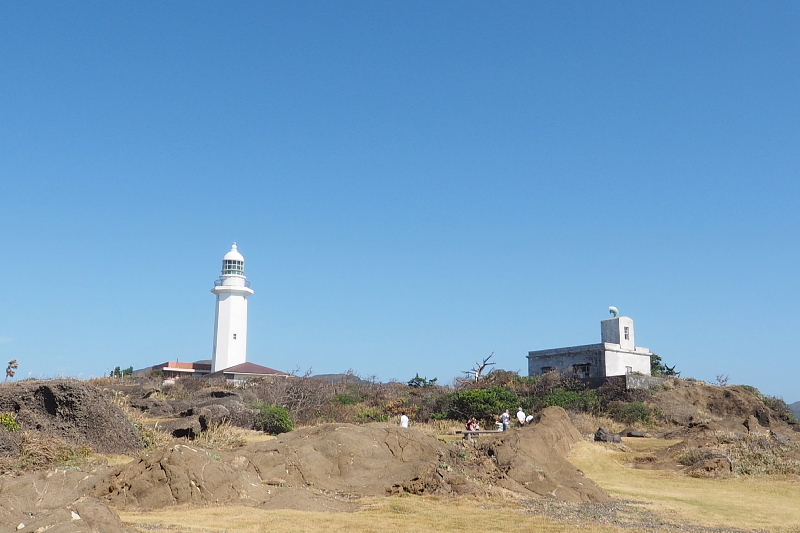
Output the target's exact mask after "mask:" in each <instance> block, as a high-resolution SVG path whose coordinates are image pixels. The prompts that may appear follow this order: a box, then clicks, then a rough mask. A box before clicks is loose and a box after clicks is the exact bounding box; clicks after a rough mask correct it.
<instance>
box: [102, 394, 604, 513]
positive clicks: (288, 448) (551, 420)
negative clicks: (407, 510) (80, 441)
mask: <svg viewBox="0 0 800 533" xmlns="http://www.w3.org/2000/svg"><path fill="white" fill-rule="evenodd" d="M578 440H580V435H579V434H578V433H577V431H576V430H575V429H574V428H573V427H572V426H571V424H570V422H569V418H568V416H567V414H566V412H565V411H564V410H563V409H561V408H560V407H552V408H549V409H547V410H546V411H545V412H544V413H543V415H542V419H541V422H540V424H538V425H536V426H531V427H529V428H525V429H519V430H513V431H510V432H508V433H507V434H504V435H503V436H502V437H498V438H485V439H483V441H482V442H481V443H480V444H479V445H478V446H476V447H473V446H471V443H466V444H463V443H459V446H453V445H447V444H444V443H442V442H440V441H438V440H437V439H435V438H433V437H430V436H428V435H425V434H423V433H420V432H418V431H415V430H413V429H407V428H400V427H396V426H389V425H386V424H368V425H365V426H354V425H350V424H325V425H321V426H316V427H311V428H306V429H302V430H299V431H294V432H291V433H286V434H283V435H281V436H280V437H279V438H277V439H275V440H271V441H267V442H263V443H258V444H254V445H250V446H248V447H245V448H242V449H240V450H237V451H236V452H232V453H222V452H213V453H212V452H208V451H205V450H202V449H200V448H196V447H192V446H188V445H175V446H173V447H172V448H169V449H167V450H164V451H161V452H158V453H152V454H147V455H145V456H142V457H140V458H139V460H138V461H136V462H134V463H131V464H128V465H125V466H123V467H119V468H117V469H116V470H115V471H113V472H112V473H110V474H109V475H108V476H106V477H105V478H104V479H103V480H102V481H100V482H99V483H98V484H97V485H96V486H95V488H94V490H93V491H92V495H93V496H96V497H100V498H104V499H105V500H107V501H109V502H110V503H111V504H112V505H114V506H115V507H118V508H159V507H164V506H168V505H175V504H182V503H196V504H208V503H233V502H236V503H237V504H239V505H253V506H258V507H263V506H273V505H274V502H273V501H272V500H274V498H275V497H276V495H281V493H283V492H286V489H303V490H304V491H306V495H305V496H304V497H303V499H302V500H297V501H298V502H301V501H302V502H303V505H309V506H312V507H313V506H320V507H322V508H326V509H327V508H331V507H334V508H335V507H337V506H338V507H342V505H341V504H340V503H335V502H341V501H342V500H343V499H344V500H350V499H353V498H359V497H363V496H382V495H386V494H392V493H397V492H410V493H414V494H463V493H470V494H482V493H485V492H486V491H488V490H491V489H492V487H493V486H494V485H495V484H496V485H497V486H501V487H503V488H506V489H510V490H513V491H515V492H519V493H524V494H528V495H536V496H544V497H552V498H558V499H566V500H569V501H606V500H607V499H608V497H607V496H606V495H605V493H603V491H602V490H601V489H600V488H599V487H597V486H596V485H595V484H594V483H593V482H592V481H591V480H589V479H587V478H585V477H584V476H583V475H582V474H581V473H580V471H578V470H577V469H576V468H575V467H574V466H572V465H571V464H570V463H569V462H568V461H566V460H565V459H564V456H563V454H565V453H566V452H567V451H569V449H570V447H571V446H572V445H573V444H574V443H576V442H577V441H578ZM467 446H470V447H471V449H470V451H469V453H467V450H465V449H463V448H461V447H467ZM487 480H490V481H491V482H489V483H487ZM296 498H299V496H296ZM323 500H326V501H324V502H323ZM298 505H299V504H298Z"/></svg>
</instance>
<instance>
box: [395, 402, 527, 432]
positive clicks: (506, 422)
mask: <svg viewBox="0 0 800 533" xmlns="http://www.w3.org/2000/svg"><path fill="white" fill-rule="evenodd" d="M531 422H533V415H527V416H526V415H525V412H524V411H523V410H522V407H518V408H517V423H518V424H519V426H520V427H522V426H524V425H525V424H530V423H531ZM400 427H404V428H407V427H408V415H406V414H405V413H402V414H401V415H400ZM510 427H511V415H510V414H509V413H508V409H506V410H505V411H503V414H501V415H500V421H499V422H497V429H498V430H502V431H508V430H509V428H510ZM480 430H481V426H480V425H479V424H478V420H477V419H476V418H475V417H474V416H473V417H472V418H470V419H469V420H467V431H480Z"/></svg>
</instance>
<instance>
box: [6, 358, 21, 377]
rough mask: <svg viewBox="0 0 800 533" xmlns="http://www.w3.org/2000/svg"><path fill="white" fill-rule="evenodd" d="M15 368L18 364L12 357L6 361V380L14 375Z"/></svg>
mask: <svg viewBox="0 0 800 533" xmlns="http://www.w3.org/2000/svg"><path fill="white" fill-rule="evenodd" d="M17 368H19V364H18V363H17V360H16V359H12V360H11V361H9V362H8V367H6V381H8V378H13V377H14V374H16V373H17V372H16V370H17Z"/></svg>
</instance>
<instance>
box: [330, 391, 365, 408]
mask: <svg viewBox="0 0 800 533" xmlns="http://www.w3.org/2000/svg"><path fill="white" fill-rule="evenodd" d="M334 399H335V400H336V401H337V402H339V403H340V404H342V405H354V404H357V403H361V397H359V396H355V395H353V394H349V393H347V392H343V393H341V394H337V395H336V396H335V397H334Z"/></svg>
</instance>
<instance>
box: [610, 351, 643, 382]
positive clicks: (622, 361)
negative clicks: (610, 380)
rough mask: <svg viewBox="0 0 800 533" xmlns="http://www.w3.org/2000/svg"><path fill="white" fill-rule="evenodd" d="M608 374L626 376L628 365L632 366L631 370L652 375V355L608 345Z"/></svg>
mask: <svg viewBox="0 0 800 533" xmlns="http://www.w3.org/2000/svg"><path fill="white" fill-rule="evenodd" d="M605 364H606V376H624V375H625V374H626V373H627V369H626V367H631V372H639V373H641V374H644V375H646V376H649V375H650V356H649V355H642V354H636V353H631V352H626V351H620V350H615V349H613V348H610V347H606V356H605Z"/></svg>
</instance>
